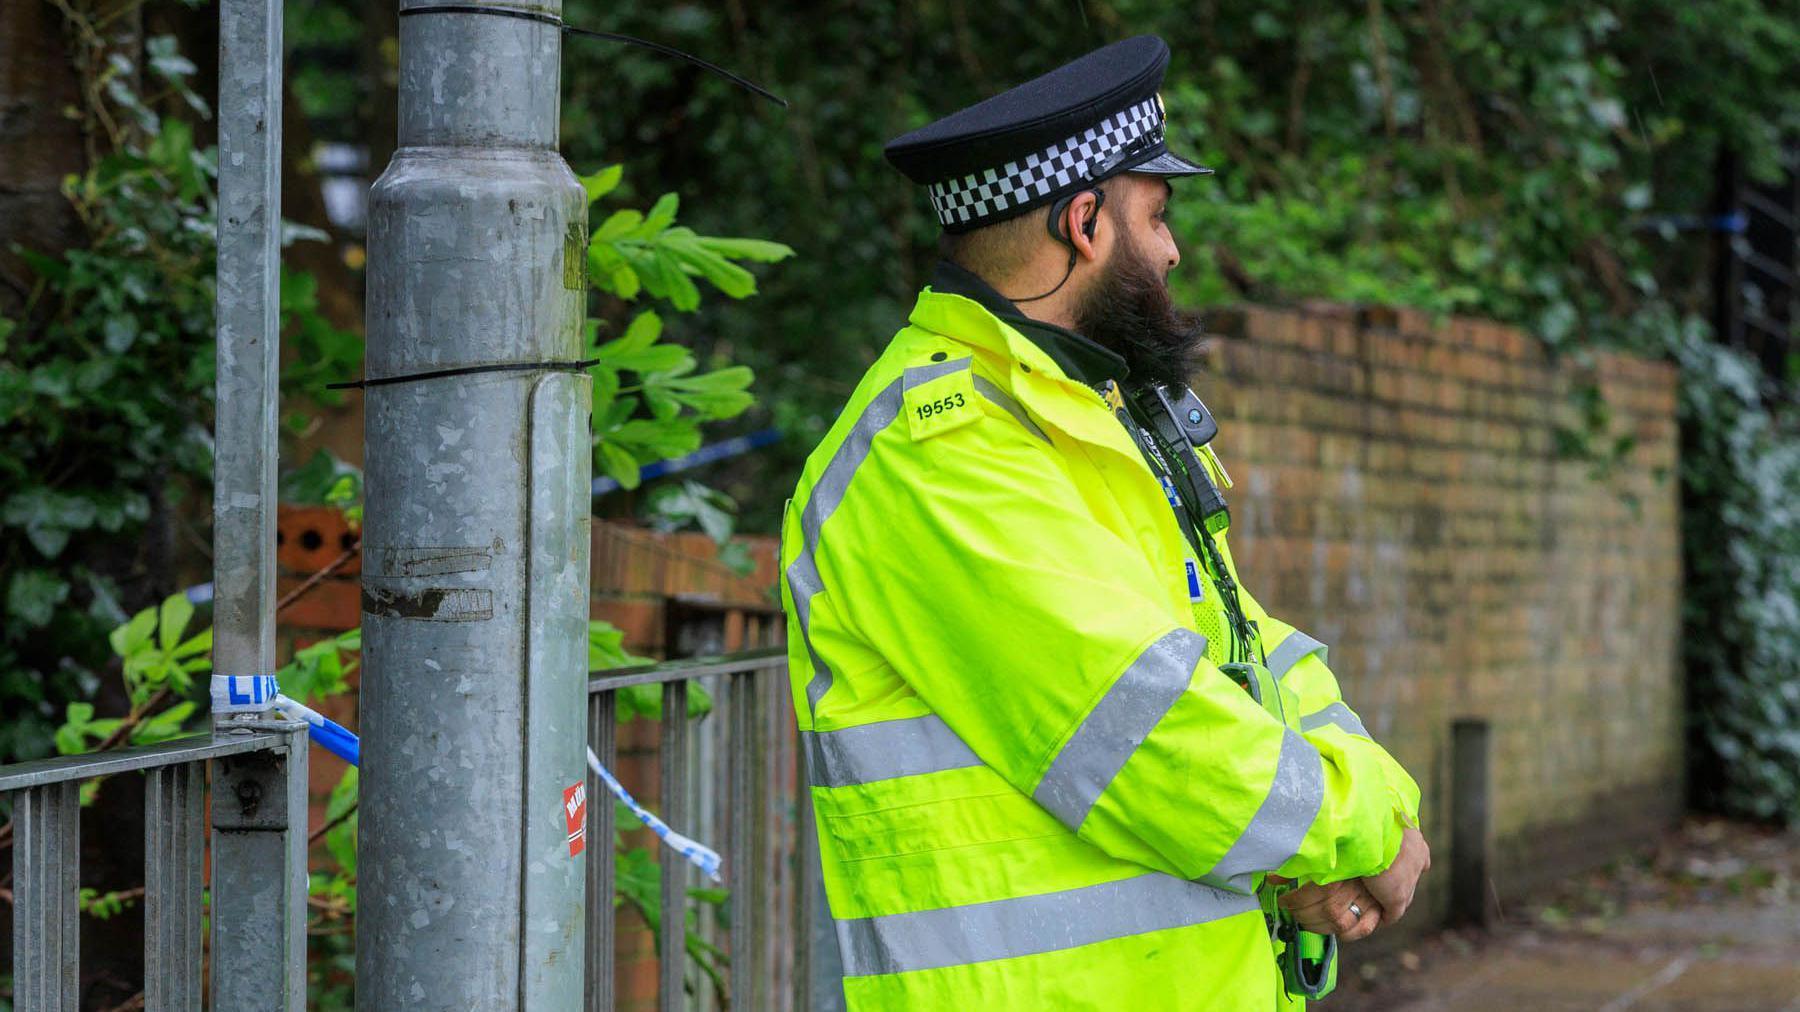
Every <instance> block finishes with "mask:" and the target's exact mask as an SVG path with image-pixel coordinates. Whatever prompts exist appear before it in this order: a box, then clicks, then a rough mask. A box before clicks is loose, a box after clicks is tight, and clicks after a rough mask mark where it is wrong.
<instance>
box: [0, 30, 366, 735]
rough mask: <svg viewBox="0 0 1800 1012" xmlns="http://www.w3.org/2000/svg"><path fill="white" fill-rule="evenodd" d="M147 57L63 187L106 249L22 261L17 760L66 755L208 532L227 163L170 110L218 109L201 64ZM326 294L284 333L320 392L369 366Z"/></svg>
mask: <svg viewBox="0 0 1800 1012" xmlns="http://www.w3.org/2000/svg"><path fill="white" fill-rule="evenodd" d="M144 50H145V57H146V58H145V60H144V61H143V66H142V67H139V66H136V65H134V63H133V61H132V60H131V59H130V58H129V57H128V56H127V55H125V54H124V53H113V54H111V55H110V56H109V57H107V59H106V60H104V61H103V62H102V63H101V68H102V69H101V70H100V71H99V73H100V74H101V79H100V80H99V81H98V82H97V86H96V93H97V94H100V95H103V96H104V104H103V106H102V113H104V114H105V116H106V117H107V118H106V119H105V120H104V121H103V125H105V126H107V127H109V130H107V131H100V130H99V128H98V127H96V131H97V132H102V133H103V134H104V136H106V137H108V138H109V139H111V141H113V144H112V146H111V147H110V148H109V149H107V150H105V151H103V152H101V153H99V155H98V157H97V158H96V159H95V160H94V161H93V163H92V164H91V165H90V166H89V167H88V168H87V170H86V171H85V172H83V173H81V174H78V175H71V176H69V177H68V178H67V179H65V180H64V183H63V193H64V195H65V196H66V197H67V198H68V200H69V201H70V204H71V206H72V207H73V208H74V210H75V212H76V214H77V215H78V216H79V218H80V220H81V222H82V223H83V225H84V226H85V228H86V232H87V242H86V245H85V246H81V247H78V248H74V249H70V250H67V251H64V252H62V253H60V254H57V255H51V254H47V253H43V252H39V251H35V250H31V249H25V248H20V249H18V250H17V252H18V253H19V255H20V256H21V257H22V258H23V259H24V260H25V261H26V263H27V264H28V265H29V266H30V267H31V269H32V271H33V272H34V273H35V275H36V280H35V284H34V286H33V288H32V290H31V292H30V294H29V296H28V298H27V300H26V303H25V307H24V310H23V312H22V314H21V315H20V317H19V318H18V319H16V320H5V321H0V344H3V346H4V351H5V354H4V357H0V490H3V491H0V573H4V574H5V576H4V577H3V578H0V588H3V592H4V596H3V598H0V607H3V609H4V610H3V612H0V711H3V712H0V718H3V719H0V758H4V759H14V758H26V757H31V756H36V755H41V754H43V753H44V752H46V751H47V750H48V749H49V748H50V747H51V745H52V728H53V725H54V723H55V722H56V721H57V720H58V719H60V718H63V717H65V716H66V711H67V706H68V704H69V703H70V702H73V701H80V700H85V699H87V698H88V697H89V696H90V695H91V694H92V692H93V691H94V690H95V689H96V688H97V687H98V686H99V684H100V675H99V671H100V669H101V668H103V667H104V666H105V665H106V664H107V663H108V657H107V654H106V651H105V643H106V638H107V635H106V634H107V630H108V629H110V628H112V627H113V626H114V625H116V624H118V623H120V622H122V621H124V619H125V615H126V613H127V612H128V611H129V610H132V609H135V608H137V607H139V606H141V605H142V604H144V603H148V602H150V601H155V600H156V599H157V598H158V597H160V596H161V595H162V594H164V593H167V592H168V591H169V590H171V589H173V587H174V586H176V585H177V584H176V583H175V580H176V579H177V577H178V574H177V573H176V571H175V565H176V562H177V560H176V559H175V558H174V557H173V556H172V550H173V545H174V543H175V540H176V535H177V533H178V531H180V530H182V529H185V533H186V535H187V537H188V538H189V539H192V540H200V541H202V542H203V541H204V540H205V539H206V537H207V534H206V530H205V527H204V523H205V519H204V518H205V515H206V513H207V510H206V507H205V502H206V495H205V488H206V482H207V481H208V479H209V477H210V473H211V469H212V449H211V441H210V440H211V437H210V435H209V433H210V430H211V424H212V422H211V413H212V408H211V406H212V396H213V378H214V376H213V342H214V336H213V303H214V283H213V278H214V256H215V254H214V221H213V216H214V210H215V208H214V196H213V185H214V178H215V176H216V160H217V155H216V152H215V151H214V150H213V149H211V148H199V147H196V145H195V142H194V128H193V126H192V125H191V124H190V123H189V122H187V121H186V120H184V119H181V118H177V117H175V116H172V115H167V114H164V113H159V112H158V111H157V110H158V109H159V108H163V107H165V106H168V105H169V104H170V103H171V102H173V103H174V106H175V108H176V109H178V110H180V111H182V112H184V113H186V114H187V115H189V116H202V115H205V114H206V111H207V106H206V102H205V101H204V100H203V99H201V98H200V97H199V96H198V95H196V94H194V93H193V91H192V90H191V89H190V88H189V87H188V80H189V78H190V77H191V76H192V75H193V73H194V71H195V68H194V66H193V64H192V63H191V62H190V61H188V60H187V59H186V58H185V57H183V56H182V55H181V54H180V53H179V52H177V50H176V47H175V42H174V40H173V39H172V38H169V37H160V36H159V37H155V38H151V39H149V40H147V41H146V43H145V47H144ZM139 78H141V79H142V80H144V81H145V82H146V84H148V85H151V86H153V87H154V88H155V89H157V94H156V95H155V96H154V97H152V98H146V97H143V96H141V95H140V94H139V93H138V91H137V90H136V89H135V88H134V87H133V85H132V83H131V82H132V81H134V80H137V79H139ZM96 115H99V114H98V113H97V114H96ZM314 294H315V293H314V291H313V287H312V284H311V281H310V279H308V278H306V277H304V276H290V277H287V278H285V279H284V285H283V295H284V297H283V305H282V316H283V320H284V323H285V325H286V326H287V327H289V328H290V330H291V331H292V332H293V333H294V334H296V335H299V336H298V338H297V340H298V342H299V351H300V353H301V355H300V357H301V358H303V359H305V360H306V361H308V362H312V363H314V364H313V365H312V366H302V367H301V368H300V369H298V370H295V371H293V372H292V375H293V378H294V379H295V380H296V382H301V383H306V384H313V383H316V382H317V381H318V377H317V376H315V375H313V370H326V371H328V370H332V369H338V368H339V367H340V366H341V364H342V362H343V360H344V357H345V356H346V355H347V354H349V351H348V345H347V344H346V339H345V335H344V334H343V333H342V332H339V331H336V330H335V329H334V328H331V327H330V326H329V324H326V323H324V321H323V320H322V318H321V317H319V315H318V312H317V306H316V301H315V299H314ZM349 338H350V339H351V340H352V341H354V335H349ZM355 346H356V348H357V352H356V354H357V355H358V356H360V342H355ZM128 677H129V676H128ZM183 688H185V686H184V685H178V686H177V689H178V690H180V689H183ZM65 744H66V742H65Z"/></svg>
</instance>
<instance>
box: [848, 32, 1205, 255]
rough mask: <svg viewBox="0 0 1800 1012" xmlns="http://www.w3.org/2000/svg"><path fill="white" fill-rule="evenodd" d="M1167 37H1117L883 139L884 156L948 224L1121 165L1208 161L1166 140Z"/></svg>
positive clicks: (1004, 209) (994, 215) (987, 215)
mask: <svg viewBox="0 0 1800 1012" xmlns="http://www.w3.org/2000/svg"><path fill="white" fill-rule="evenodd" d="M1168 65H1169V46H1168V44H1167V43H1165V42H1163V40H1162V39H1159V38H1157V37H1156V36H1154V35H1139V36H1137V37H1136V38H1130V39H1126V40H1124V41H1123V42H1115V43H1113V44H1112V45H1110V46H1105V47H1103V48H1100V49H1096V50H1094V51H1093V52H1091V53H1089V54H1087V55H1086V56H1083V57H1081V58H1080V59H1078V60H1075V61H1074V62H1072V63H1066V64H1064V65H1062V66H1060V67H1058V68H1056V69H1055V70H1052V71H1051V72H1049V73H1048V74H1045V75H1043V76H1042V77H1037V78H1033V79H1032V80H1029V81H1026V82H1025V83H1024V84H1021V85H1019V86H1018V87H1016V88H1012V89H1010V90H1008V91H1003V92H1001V93H1000V94H998V95H995V96H994V97H993V98H990V99H987V100H985V101H982V102H977V103H976V104H974V105H972V106H969V107H968V108H967V109H962V110H959V111H957V112H953V113H951V114H950V115H948V116H945V117H944V118H943V119H940V120H938V121H937V122H935V123H928V124H926V125H925V126H922V127H920V128H919V129H917V130H914V131H913V132H911V133H909V134H906V135H905V136H902V137H896V138H894V139H893V140H891V141H889V142H888V143H887V147H886V148H885V149H884V151H885V153H886V155H887V160H888V161H889V162H890V163H892V164H893V166H894V168H896V169H899V170H900V171H901V172H903V173H905V174H906V176H907V178H909V179H911V180H912V181H913V182H915V183H919V184H920V185H922V186H924V187H925V188H926V190H927V192H929V193H930V195H931V204H932V207H933V208H934V209H935V210H936V211H937V217H938V223H939V224H941V225H943V226H944V231H946V232H952V233H955V232H967V231H969V230H971V229H975V228H980V227H982V226H984V225H992V224H995V223H996V222H1001V221H1005V220H1006V219H1008V218H1015V217H1018V216H1019V215H1021V214H1024V213H1025V212H1026V211H1029V210H1031V209H1032V208H1034V207H1042V206H1043V205H1045V204H1049V203H1053V202H1054V201H1056V200H1057V199H1059V198H1061V197H1064V196H1067V195H1068V194H1071V193H1075V192H1077V191H1079V190H1084V189H1087V188H1088V187H1091V186H1093V185H1094V184H1095V183H1098V182H1100V181H1101V180H1103V179H1106V178H1108V177H1111V176H1116V175H1119V174H1120V173H1123V172H1142V173H1148V174H1151V175H1158V176H1195V175H1202V174H1205V173H1210V172H1211V171H1212V170H1211V169H1209V168H1206V167H1205V166H1203V165H1197V164H1195V163H1193V162H1190V161H1188V160H1187V159H1185V158H1182V157H1181V156H1179V155H1176V154H1174V153H1172V152H1171V151H1170V150H1169V147H1168V145H1167V144H1166V143H1164V141H1163V119H1164V115H1165V114H1164V112H1163V103H1162V96H1160V95H1158V94H1157V89H1158V88H1159V87H1161V85H1162V79H1163V71H1164V70H1165V69H1167V67H1168Z"/></svg>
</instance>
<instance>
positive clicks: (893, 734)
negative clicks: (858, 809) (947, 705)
mask: <svg viewBox="0 0 1800 1012" xmlns="http://www.w3.org/2000/svg"><path fill="white" fill-rule="evenodd" d="M800 737H801V739H802V740H803V741H804V742H805V743H806V756H807V761H808V763H809V767H808V768H809V769H810V770H811V779H812V784H813V786H814V787H852V786H855V785H857V784H868V783H874V782H875V781H878V780H892V779H894V778H895V777H911V776H918V775H919V774H921V773H941V772H943V771H945V770H960V769H966V768H968V767H970V766H980V765H981V760H980V759H978V758H976V756H975V753H974V752H972V751H970V749H969V746H968V745H966V744H964V743H963V740H962V739H961V738H960V737H958V736H957V734H956V732H955V731H952V730H950V726H949V725H948V724H945V723H944V721H943V718H941V717H939V716H938V715H937V714H935V713H928V714H926V715H925V716H923V717H905V718H902V719H900V720H884V721H881V722H880V723H876V724H863V725H860V726H858V727H846V728H840V729H838V730H836V731H802V732H800Z"/></svg>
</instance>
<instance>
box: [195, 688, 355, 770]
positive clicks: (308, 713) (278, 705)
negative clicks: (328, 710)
mask: <svg viewBox="0 0 1800 1012" xmlns="http://www.w3.org/2000/svg"><path fill="white" fill-rule="evenodd" d="M211 690H212V712H214V713H263V712H266V711H268V710H277V711H279V712H281V713H282V714H284V715H286V716H287V717H288V718H290V719H292V720H304V721H306V723H307V724H308V725H310V727H309V728H308V730H307V735H308V737H310V738H312V740H313V743H314V744H316V745H318V746H319V747H320V748H322V749H324V750H325V751H327V752H330V753H331V754H332V755H334V756H337V757H338V758H339V759H342V760H344V761H345V762H347V763H349V764H350V765H352V766H355V765H356V761H357V757H358V755H359V754H360V749H359V746H358V743H357V739H356V735H355V734H353V733H351V732H350V731H349V730H348V729H347V728H345V727H344V726H343V725H342V724H339V723H338V722H336V721H334V720H332V719H331V718H330V717H327V716H325V715H324V714H322V713H320V712H319V711H317V710H315V709H313V708H312V707H310V706H307V705H306V704H305V703H302V702H300V701H299V700H296V699H290V698H288V697H287V696H284V695H282V694H281V686H280V685H279V684H278V683H277V682H276V681H275V676H274V675H214V676H212V686H211Z"/></svg>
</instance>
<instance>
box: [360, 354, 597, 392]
mask: <svg viewBox="0 0 1800 1012" xmlns="http://www.w3.org/2000/svg"><path fill="white" fill-rule="evenodd" d="M599 364H600V359H597V358H585V359H582V360H581V361H579V362H497V363H494V364H493V365H463V366H457V367H456V368H454V369H433V370H432V371H430V372H411V373H406V374H405V375H402V376H380V377H377V378H375V379H359V380H345V381H344V382H342V383H327V384H325V389H327V390H365V389H367V388H369V387H385V386H389V385H391V384H394V383H414V382H418V381H420V380H434V379H443V378H445V377H447V376H468V375H471V374H473V373H483V372H581V371H582V370H584V369H587V368H589V367H590V366H596V365H599Z"/></svg>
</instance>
